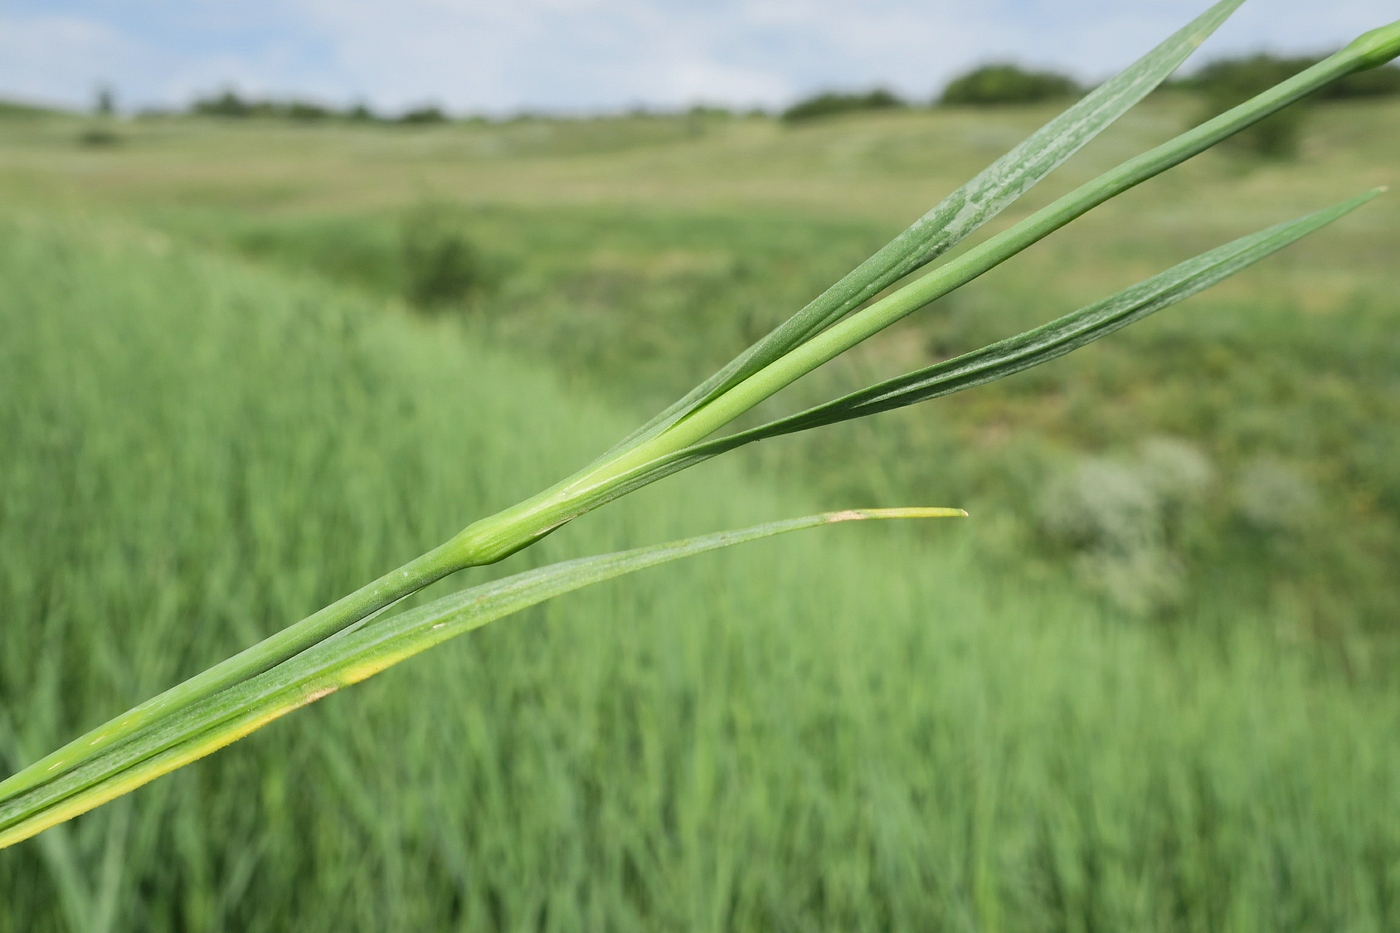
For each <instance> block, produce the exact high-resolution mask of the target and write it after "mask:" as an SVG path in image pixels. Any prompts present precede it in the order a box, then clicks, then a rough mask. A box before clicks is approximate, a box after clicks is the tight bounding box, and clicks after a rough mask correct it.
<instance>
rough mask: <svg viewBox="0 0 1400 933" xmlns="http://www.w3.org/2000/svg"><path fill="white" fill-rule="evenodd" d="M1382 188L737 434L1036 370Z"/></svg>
mask: <svg viewBox="0 0 1400 933" xmlns="http://www.w3.org/2000/svg"><path fill="white" fill-rule="evenodd" d="M1385 190H1386V189H1384V188H1376V189H1374V190H1372V191H1368V192H1366V193H1365V194H1361V195H1358V196H1356V197H1354V198H1350V199H1348V200H1346V201H1343V202H1341V203H1339V204H1336V205H1334V206H1332V207H1329V208H1326V209H1325V210H1321V211H1317V212H1316V213H1314V214H1309V215H1308V216H1306V217H1302V218H1299V219H1298V220H1294V221H1290V222H1288V223H1282V224H1278V225H1277V226H1274V227H1270V228H1269V229H1267V230H1263V231H1260V232H1259V233H1255V234H1253V235H1251V236H1247V237H1242V238H1240V239H1238V240H1235V241H1234V242H1232V243H1227V244H1225V245H1224V246H1221V247H1218V248H1216V249H1213V250H1211V251H1210V252H1208V253H1203V254H1201V255H1200V256H1197V257H1195V258H1194V259H1189V260H1187V261H1186V262H1183V263H1181V264H1180V265H1177V266H1173V267H1172V268H1171V269H1168V270H1167V271H1166V272H1163V273H1161V274H1160V275H1156V276H1153V277H1152V278H1150V279H1147V280H1146V281H1144V282H1140V283H1138V284H1137V285H1134V286H1132V287H1131V288H1127V289H1124V290H1123V291H1121V292H1119V293H1118V294H1116V295H1113V296H1112V297H1109V298H1105V299H1104V300H1103V301H1099V302H1096V303H1094V304H1092V305H1089V306H1087V307H1084V308H1081V309H1079V310H1078V311H1075V312H1073V313H1071V314H1067V315H1065V316H1064V317H1061V318H1059V319H1057V320H1054V321H1051V322H1050V323H1048V324H1045V325H1043V326H1041V327H1037V328H1035V329H1034V330H1029V331H1026V332H1025V333H1023V334H1019V335H1017V336H1015V337H1011V338H1009V339H1007V340H1002V341H1000V342H998V343H994V344H990V345H989V346H986V347H983V348H982V349H980V350H974V351H973V352H971V353H966V354H963V355H962V356H959V357H956V358H954V359H951V360H947V361H945V362H942V363H937V364H934V365H932V366H928V367H925V368H924V369H920V370H917V371H915V372H912V373H908V374H906V375H903V376H899V377H897V378H894V379H890V380H887V381H885V382H881V383H879V384H877V385H873V386H871V387H869V388H867V389H863V390H861V391H859V392H854V393H852V394H850V395H847V396H845V397H843V398H839V399H836V400H835V401H832V402H828V403H827V404H825V405H818V406H816V407H814V408H810V409H808V410H807V411H804V412H801V413H799V414H796V415H793V416H791V417H789V418H783V419H781V420H778V421H774V422H771V423H770V424H766V425H763V426H761V427H759V428H755V429H753V430H752V431H746V432H743V434H741V435H736V437H744V438H746V439H747V440H759V439H761V438H764V437H774V436H777V435H780V434H791V433H793V432H796V431H805V430H808V429H809V428H815V427H819V426H821V425H826V424H835V423H836V422H839V421H849V420H851V419H853V418H863V417H866V416H867V415H873V414H877V413H878V412H882V411H890V410H892V409H895V408H903V407H905V406H907V405H914V404H917V403H919V402H922V401H926V400H928V399H934V398H938V397H940V396H944V395H951V394H953V393H954V392H961V391H962V390H964V389H970V388H973V387H974V386H979V385H984V384H986V383H988V382H994V381H996V380H997V379H1001V378H1003V377H1005V376H1010V375H1012V374H1013V373H1018V372H1021V371H1022V370H1025V369H1030V368H1031V367H1032V366H1039V365H1040V364H1041V363H1045V362H1048V361H1050V360H1053V359H1055V358H1057V357H1060V356H1064V355H1065V354H1066V353H1069V352H1071V351H1073V350H1077V349H1079V348H1080V347H1082V346H1084V345H1085V344H1089V343H1093V342H1094V341H1095V340H1098V339H1099V338H1101V337H1106V336H1108V335H1109V334H1111V333H1113V332H1114V331H1116V330H1119V329H1120V328H1123V327H1127V326H1128V325H1129V324H1132V323H1133V322H1135V321H1140V320H1142V319H1143V318H1145V317H1147V316H1148V315H1149V314H1154V313H1156V312H1157V311H1161V310H1162V309H1163V308H1167V307H1170V306H1171V305H1174V304H1176V303H1177V302H1179V301H1184V300H1185V299H1187V298H1190V297H1191V296H1192V295H1195V294H1197V293H1198V292H1201V291H1204V290H1205V289H1207V288H1210V287H1211V286H1212V285H1215V284H1216V283H1218V282H1220V281H1223V280H1224V279H1226V278H1229V277H1230V276H1232V275H1234V274H1235V273H1236V272H1239V271H1240V270H1242V269H1244V268H1246V267H1247V266H1251V265H1253V264H1254V263H1256V262H1258V261H1259V260H1261V259H1263V258H1265V257H1266V256H1270V255H1272V254H1273V253H1276V252H1278V251H1279V250H1281V249H1283V248H1284V247H1285V246H1288V245H1289V244H1291V243H1294V242H1297V241H1298V240H1300V239H1302V238H1303V237H1305V236H1307V235H1308V234H1309V233H1312V232H1313V231H1315V230H1317V229H1319V228H1321V227H1324V226H1326V225H1327V224H1330V223H1332V222H1333V221H1335V220H1338V219H1339V218H1341V217H1343V216H1345V215H1346V214H1349V213H1351V212H1352V211H1354V210H1356V209H1357V208H1358V207H1360V206H1361V205H1362V204H1365V203H1366V202H1367V201H1370V200H1371V199H1372V198H1375V197H1376V196H1378V195H1379V194H1381V193H1382V192H1384V191H1385ZM747 440H746V442H747Z"/></svg>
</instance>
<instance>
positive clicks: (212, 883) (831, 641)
mask: <svg viewBox="0 0 1400 933" xmlns="http://www.w3.org/2000/svg"><path fill="white" fill-rule="evenodd" d="M0 278H2V279H3V281H4V282H5V283H6V284H5V289H4V292H3V296H0V321H3V328H4V330H5V333H6V334H7V339H6V340H5V341H4V343H3V344H2V345H0V354H3V363H2V364H0V399H3V401H4V404H3V407H0V437H3V438H4V443H3V444H0V476H3V477H4V481H3V484H0V568H3V576H0V602H3V604H4V605H5V606H6V607H7V608H6V624H5V625H4V626H3V627H0V639H2V640H3V641H0V659H3V660H0V709H3V711H4V718H3V724H2V725H3V728H0V736H3V741H4V743H5V745H4V754H5V756H6V758H7V760H8V761H9V762H10V763H11V767H14V766H17V765H18V764H20V763H21V762H23V761H25V760H29V759H31V758H32V757H33V756H34V755H36V754H37V753H39V752H40V751H41V750H43V749H46V748H48V747H50V746H52V745H54V744H56V743H57V741H59V740H60V739H62V738H65V737H67V736H69V735H71V734H72V733H74V732H75V731H77V730H78V729H80V728H82V727H84V726H86V725H88V724H90V723H92V722H94V721H96V720H98V719H100V718H102V717H104V716H106V715H109V714H110V713H112V712H114V711H115V710H117V709H118V708H120V707H123V706H125V705H128V704H130V703H132V702H133V701H135V700H137V699H139V698H141V697H143V696H145V695H147V694H149V693H150V692H152V691H153V690H154V689H156V688H157V687H159V686H160V685H163V684H166V683H169V682H170V681H171V680H172V679H174V678H175V677H177V676H180V675H183V674H188V673H190V672H192V671H194V670H196V669H197V668H199V667H200V666H202V665H203V664H205V663H207V662H209V661H211V660H213V659H214V658H216V657H219V656H222V655H223V654H225V653H227V652H228V651H230V650H231V649H233V648H235V647H236V646H238V645H242V644H245V643H247V642H249V641H250V640H252V639H254V638H256V637H257V636H258V635H259V634H262V633H266V632H267V631H269V630H271V629H273V628H275V627H277V626H279V625H281V624H283V623H285V622H287V621H288V620H290V619H293V618H295V617H297V616H299V615H301V614H303V613H304V612H306V611H307V610H309V609H311V608H313V607H315V606H317V605H319V604H321V603H323V602H325V601H326V600H328V599H329V598H330V597H331V596H333V595H334V594H336V593H339V592H341V591H343V590H345V589H347V588H348V587H349V586H351V585H352V584H353V583H355V582H357V581H359V580H362V579H364V578H366V577H367V576H369V575H370V574H371V573H373V572H376V571H378V570H379V569H380V568H382V567H384V566H389V565H391V564H392V563H393V562H395V561H399V560H402V559H403V558H404V557H406V556H407V555H409V554H410V553H411V552H416V551H417V550H418V549H421V548H423V547H424V546H426V545H429V544H431V543H433V542H435V541H437V540H438V539H440V538H442V537H443V536H445V535H446V534H448V533H449V532H451V531H452V530H453V529H455V528H457V527H458V526H460V525H461V524H462V523H464V522H465V521H466V520H467V519H469V518H470V517H472V516H474V515H477V514H480V513H481V512H483V511H485V510H486V509H489V508H494V507H497V506H499V505H501V504H502V503H504V502H506V501H508V500H510V499H512V498H513V497H515V496H518V495H519V494H521V493H522V492H524V491H525V490H528V489H530V488H533V487H534V486H535V485H537V484H539V483H540V482H541V481H543V480H545V479H547V478H549V477H552V476H554V475H556V474H557V473H558V472H559V471H561V470H562V469H564V468H566V467H567V466H571V465H573V464H576V463H578V462H579V461H580V460H581V459H582V458H583V457H585V456H588V455H589V454H590V453H591V452H594V451H596V449H597V448H598V447H599V446H600V445H602V444H604V443H606V442H607V441H609V440H610V439H612V438H613V437H615V436H616V435H617V434H618V433H619V431H620V430H621V429H622V428H623V427H624V426H625V425H624V423H623V422H622V421H621V420H619V419H618V418H616V417H613V416H611V415H609V414H608V413H607V412H606V411H604V410H602V409H600V408H598V407H597V406H595V405H590V404H589V403H587V402H586V401H580V400H579V398H578V397H577V394H576V393H571V392H568V391H565V390H564V388H563V387H562V386H561V384H560V383H559V381H558V380H556V379H554V378H552V377H551V376H550V375H549V374H547V373H546V372H543V371H540V370H538V369H535V368H532V367H531V366H530V365H526V364H522V363H520V362H518V361H515V360H512V359H509V358H506V357H503V356H500V355H498V354H495V353H490V352H486V351H483V350H482V349H480V348H479V347H477V346H475V345H473V344H472V343H471V342H469V341H466V340H464V339H462V338H461V337H460V336H459V335H458V333H457V331H456V330H455V329H454V328H453V327H452V326H450V325H449V324H445V323H443V322H435V321H424V320H423V319H421V318H416V317H414V316H411V315H408V314H404V313H386V312H384V311H382V310H378V309H375V308H374V307H372V306H370V305H366V304H365V303H363V302H360V301H357V300H355V299H353V298H350V297H347V296H346V295H345V293H343V292H337V291H332V290H328V289H327V288H326V287H325V286H323V285H318V284H317V283H315V282H314V281H307V280H305V279H294V278H287V277H285V276H281V275H273V274H267V273H263V272H258V271H256V270H252V269H249V268H248V267H247V266H246V265H240V264H236V263H231V262H229V261H227V260H222V259H217V258H208V257H206V256H203V255H201V254H199V253H197V252H191V251H190V250H188V249H186V248H184V247H181V246H179V245H172V244H171V243H170V241H169V240H168V239H165V238H162V237H156V236H153V235H151V234H149V233H146V232H143V231H141V230H140V229H138V228H133V227H130V226H124V225H118V224H113V223H111V222H105V223H101V224H97V225H91V224H87V223H83V222H80V221H79V220H77V219H70V220H69V221H66V222H64V221H56V220H53V219H48V218H44V217H42V216H38V215H22V216H17V217H11V218H7V219H6V220H5V222H4V224H3V226H0ZM796 498H800V497H795V496H792V495H778V494H775V493H772V492H769V491H767V490H766V489H765V488H764V487H763V486H760V485H755V484H753V483H752V482H750V481H747V480H745V479H743V478H742V477H739V476H737V475H736V474H735V472H734V470H733V469H731V468H726V467H724V465H722V464H720V465H717V466H716V467H715V468H712V469H710V470H709V471H708V472H706V473H702V474H700V475H698V476H696V477H693V478H691V479H689V480H686V481H685V482H682V483H679V484H677V483H669V484H665V485H663V486H662V487H658V488H657V489H655V490H653V491H651V492H650V493H648V495H647V497H646V499H645V500H644V501H641V502H639V503H634V504H633V507H631V508H622V509H610V510H608V511H607V512H604V513H600V514H598V515H595V516H593V517H591V518H589V519H587V520H584V521H581V522H579V523H578V524H577V525H576V526H570V527H569V528H567V529H565V530H564V531H562V532H561V533H560V534H559V535H557V536H555V537H553V538H551V539H549V540H548V541H546V542H544V544H543V546H542V547H541V548H540V549H539V550H538V551H531V552H527V554H524V555H520V556H518V557H517V558H514V559H512V562H511V564H510V565H509V566H507V567H505V568H502V569H510V567H514V566H521V565H522V562H525V561H528V560H543V559H547V558H557V557H561V556H566V555H571V554H574V553H579V552H585V551H595V550H601V549H605V548H614V547H618V546H622V545H626V544H633V543H638V542H642V541H648V540H656V539H659V538H661V537H664V536H669V535H675V534H678V533H681V532H683V531H692V530H697V529H700V528H713V527H718V526H721V525H725V524H729V523H733V522H736V521H741V520H749V519H753V518H758V517H763V516H768V515H772V514H778V513H783V512H788V511H791V510H793V509H795V508H798V507H800V505H801V503H798V502H795V501H794V500H795V499H796ZM965 527H968V526H965ZM861 531H865V530H864V529H862V530H861ZM861 531H858V532H857V533H856V534H854V535H851V534H845V535H842V534H840V533H838V534H832V535H827V536H820V535H814V536H809V537H806V538H796V539H789V540H784V541H780V542H775V543H771V544H767V545H761V546H754V547H750V548H749V549H747V550H744V551H741V552H735V553H732V554H724V555H719V556H714V557H710V558H706V559H703V560H700V561H696V562H695V563H693V564H690V565H683V566H678V567H673V568H668V569H666V570H663V571H656V572H652V573H650V574H649V575H646V576H642V577H638V578H633V579H629V580H627V581H623V582H620V583H617V584H613V585H610V586H607V587H604V588H600V589H598V590H596V591H591V592H586V593H584V594H580V595H578V596H576V597H571V598H568V599H565V600H561V601H560V602H558V603H557V604H552V605H547V606H545V607H541V608H540V609H538V610H537V611H532V612H529V613H526V614H525V615H524V616H522V617H520V618H517V619H515V620H512V621H509V622H503V623H498V624H497V625H496V626H494V627H492V628H489V629H487V630H485V631H483V632H480V633H477V634H475V635H473V636H471V637H469V638H465V639H463V640H461V641H460V642H458V643H455V644H452V645H450V646H447V647H446V648H445V649H444V650H439V651H437V652H433V653H431V654H429V655H427V656H425V657H423V658H420V659H417V660H415V661H413V662H410V663H409V664H407V665H404V666H403V667H402V668H399V669H396V670H394V671H392V672H390V673H389V674H387V675H385V676H383V677H381V678H379V679H377V680H375V681H372V682H371V683H369V684H366V685H364V686H362V687H358V688H356V689H354V690H352V691H346V692H343V693H342V694H338V695H336V696H334V697H331V698H328V699H327V700H325V701H323V702H321V703H319V704H317V705H316V706H315V707H312V708H311V709H309V710H306V711H304V712H302V713H299V714H297V715H296V716H293V717H291V718H289V719H287V720H283V721H281V722H279V723H277V724H275V725H273V726H272V727H269V728H268V729H266V730H264V731H263V732H261V733H258V734H257V735H255V736H253V737H251V738H249V739H247V740H244V741H243V742H240V743H238V744H237V745H235V746H234V747H232V748H231V749H228V750H226V751H224V752H221V753H219V754H218V755H217V756H215V757H214V758H211V759H208V760H206V761H204V762H202V763H200V764H198V765H196V766H193V767H191V768H189V769H186V770H185V771H183V772H180V773H178V774H176V775H174V776H172V777H169V778H165V779H162V780H161V781H160V782H158V783H156V784H154V785H152V786H151V787H148V788H146V789H143V790H142V791H140V792H138V793H137V794H135V795H133V796H132V797H130V798H126V799H125V800H123V801H122V802H119V803H117V804H114V805H111V806H108V807H106V808H104V809H102V810H100V811H98V812H96V813H94V814H92V815H90V816H87V817H83V818H80V819H79V820H78V821H76V822H75V823H73V824H70V825H68V826H65V827H61V828H59V829H56V830H52V831H50V832H49V833H46V834H44V835H42V836H40V837H38V838H37V839H35V840H31V841H29V842H27V843H24V844H22V845H20V846H18V847H16V848H14V849H11V850H7V851H5V852H3V853H0V892H3V897H0V930H16V931H18V930H24V931H26V933H27V931H35V930H47V929H64V928H67V929H73V930H79V929H140V930H176V929H180V930H217V929H239V930H257V929H286V928H296V929H301V930H319V929H324V930H337V931H339V930H347V929H386V928H394V929H469V930H476V929H481V930H492V929H518V928H520V927H521V926H527V925H528V926H532V927H535V928H539V929H560V930H565V929H578V928H580V927H590V928H607V929H637V930H655V929H677V930H681V929H685V930H696V929H755V930H756V929H791V928H804V927H812V928H842V929H857V930H858V929H907V930H926V929H939V928H949V929H951V928H961V927H966V926H973V925H976V926H978V927H982V928H987V929H1005V930H1044V929H1084V928H1088V927H1093V928H1101V929H1160V930H1175V929H1196V928H1202V927H1207V928H1230V929H1240V930H1251V929H1258V930H1265V929H1268V930H1287V929H1299V930H1302V929H1315V928H1318V927H1324V928H1338V929H1342V928H1348V929H1363V930H1364V929H1384V928H1388V927H1390V926H1393V925H1394V924H1395V923H1396V922H1397V920H1400V917H1397V915H1396V913H1395V911H1396V906H1395V905H1396V903H1397V902H1396V900H1395V898H1394V896H1393V894H1394V884H1395V879H1394V876H1393V870H1392V869H1393V866H1394V864H1395V862H1396V859H1397V857H1400V820H1397V819H1395V818H1394V817H1393V816H1391V815H1390V814H1393V813H1394V808H1393V807H1390V806H1389V802H1390V801H1391V800H1393V799H1394V797H1395V794H1396V793H1397V791H1400V787H1397V785H1396V782H1397V780H1400V778H1397V777H1396V775H1397V774H1400V767H1397V765H1400V743H1397V740H1396V736H1397V735H1400V731H1397V728H1396V727H1397V725H1400V722H1397V718H1398V717H1400V704H1397V702H1396V700H1395V697H1394V696H1393V695H1392V694H1391V693H1389V692H1387V691H1384V690H1382V689H1378V688H1372V687H1367V686H1364V685H1360V684H1356V683H1348V681H1347V679H1346V678H1345V677H1344V676H1343V674H1342V672H1341V671H1339V670H1337V669H1335V668H1333V667H1331V666H1328V665H1323V666H1322V667H1321V668H1317V667H1315V666H1313V665H1310V664H1309V663H1308V662H1307V661H1306V660H1304V657H1303V656H1302V655H1299V654H1296V653H1295V652H1293V651H1291V650H1290V649H1289V648H1288V646H1287V645H1286V644H1281V643H1278V642H1276V641H1273V640H1271V639H1269V638H1267V637H1264V636H1262V635H1261V634H1260V631H1259V630H1258V629H1257V628H1255V627H1252V626H1249V625H1241V626H1240V627H1239V628H1238V629H1237V630H1236V631H1235V632H1234V633H1233V634H1231V635H1228V636H1227V637H1225V638H1224V641H1223V642H1217V641H1215V640H1213V639H1209V638H1205V637H1188V638H1183V639H1177V640H1172V639H1168V638H1166V637H1164V636H1165V633H1164V632H1163V631H1161V630H1155V629H1152V628H1146V627H1142V626H1138V625H1129V624H1124V623H1122V622H1121V621H1114V620H1112V619H1104V618H1101V617H1100V616H1099V615H1098V614H1097V613H1096V612H1094V611H1093V610H1092V609H1091V608H1090V607H1088V606H1086V605H1085V604H1084V603H1083V602H1082V601H1080V600H1079V599H1077V598H1076V597H1075V596H1074V595H1073V593H1071V592H1066V591H1064V590H1062V589H1057V588H1055V587H1053V586H1048V587H1035V586H1030V585H1027V584H1025V583H1024V582H1018V580H1017V578H1015V577H1009V576H996V575H989V574H988V573H987V572H986V570H985V569H984V568H983V567H982V565H981V563H980V562H979V561H977V560H976V559H973V558H972V557H971V556H970V555H969V553H968V551H967V550H966V549H965V548H963V547H961V546H960V543H959V542H960V541H961V540H963V534H964V532H963V528H960V527H956V526H947V525H945V526H943V527H942V528H940V529H938V530H937V538H938V539H939V540H938V541H936V542H928V541H923V542H920V541H918V540H915V539H914V538H912V537H908V536H900V535H898V534H894V533H890V532H888V531H885V530H879V531H877V532H876V533H874V534H863V533H861ZM103 918H107V919H109V920H110V921H111V926H107V927H104V926H103V925H102V921H103Z"/></svg>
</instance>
